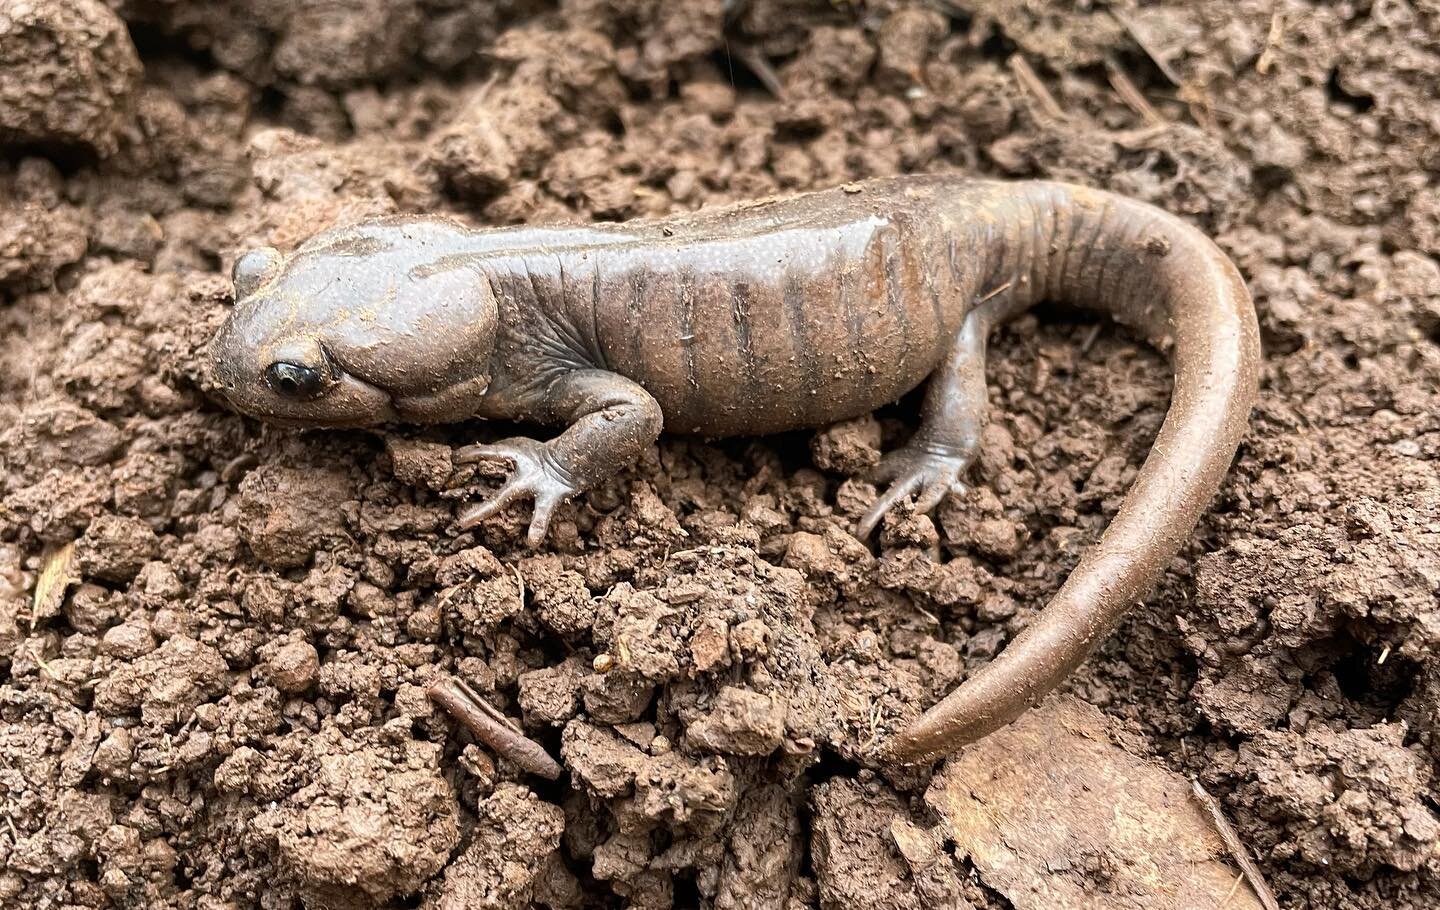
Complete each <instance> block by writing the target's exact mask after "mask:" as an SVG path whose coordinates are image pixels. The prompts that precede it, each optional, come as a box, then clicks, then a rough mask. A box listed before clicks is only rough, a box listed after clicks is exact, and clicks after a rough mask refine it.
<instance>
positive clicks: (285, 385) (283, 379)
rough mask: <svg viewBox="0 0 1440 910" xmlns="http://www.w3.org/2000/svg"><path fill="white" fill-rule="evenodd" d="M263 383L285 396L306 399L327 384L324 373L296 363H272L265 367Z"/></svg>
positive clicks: (319, 391) (323, 389) (317, 393)
mask: <svg viewBox="0 0 1440 910" xmlns="http://www.w3.org/2000/svg"><path fill="white" fill-rule="evenodd" d="M265 383H266V384H267V385H269V386H270V388H271V389H273V390H274V391H275V392H276V393H277V394H279V395H281V396H283V397H285V398H294V399H299V400H302V401H308V400H309V399H311V398H315V397H317V396H319V395H320V394H322V393H323V392H324V391H325V389H326V388H327V387H328V386H329V381H328V380H327V377H326V374H325V373H322V372H321V371H320V370H316V369H314V368H312V367H307V366H303V365H301V364H298V363H286V362H285V361H280V362H279V363H272V364H270V366H268V367H266V369H265Z"/></svg>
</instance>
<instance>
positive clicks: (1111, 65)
mask: <svg viewBox="0 0 1440 910" xmlns="http://www.w3.org/2000/svg"><path fill="white" fill-rule="evenodd" d="M1105 72H1106V74H1107V75H1108V76H1109V77H1110V86H1111V88H1113V89H1115V94H1117V95H1119V96H1120V100H1121V101H1124V102H1125V104H1126V105H1127V106H1128V107H1129V108H1130V109H1131V110H1132V111H1134V112H1135V113H1137V114H1139V115H1140V117H1141V119H1142V120H1144V121H1145V122H1146V123H1148V124H1150V125H1151V126H1162V125H1164V124H1165V122H1166V121H1165V118H1164V117H1163V116H1161V114H1160V112H1159V111H1157V110H1155V106H1154V105H1152V104H1151V103H1150V102H1149V101H1148V100H1147V99H1146V98H1145V95H1144V93H1142V92H1141V91H1140V89H1139V87H1138V86H1136V85H1135V83H1134V82H1133V81H1131V79H1130V76H1129V75H1128V74H1127V73H1126V72H1125V71H1124V70H1123V69H1121V68H1120V64H1119V63H1117V62H1116V61H1115V58H1114V57H1106V58H1105Z"/></svg>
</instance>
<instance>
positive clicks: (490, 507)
mask: <svg viewBox="0 0 1440 910" xmlns="http://www.w3.org/2000/svg"><path fill="white" fill-rule="evenodd" d="M455 461H456V463H458V464H474V463H475V462H477V461H504V462H509V463H510V465H511V466H512V467H513V470H511V472H510V476H509V477H507V478H506V479H505V483H504V485H503V486H501V487H500V489H499V490H498V491H497V492H496V493H495V495H493V496H491V497H490V498H489V499H487V500H485V501H484V502H477V503H475V504H474V505H470V506H466V507H465V509H464V510H462V511H461V513H460V528H461V530H464V531H468V530H470V529H471V528H473V527H475V526H476V525H478V524H480V522H482V521H484V520H485V519H487V518H489V517H490V516H492V515H495V514H497V513H499V512H500V510H501V509H504V508H505V507H506V506H508V505H509V504H510V503H512V502H514V501H515V500H517V499H532V500H534V502H535V511H534V513H533V514H532V515H531V518H530V531H529V533H528V534H526V536H525V539H526V540H527V541H528V542H529V544H530V546H532V547H537V546H539V545H540V543H541V542H542V541H544V540H545V535H546V533H548V532H549V530H550V518H551V516H553V515H554V514H555V509H556V507H558V506H559V505H560V504H561V503H563V502H564V501H565V500H567V499H569V498H570V497H572V496H574V495H575V494H576V493H579V492H580V489H581V488H580V486H579V485H578V484H576V483H575V482H574V481H573V480H571V478H570V476H569V474H568V473H567V472H566V471H565V470H564V469H563V468H561V467H560V465H559V464H557V463H556V461H555V458H554V456H553V455H552V454H551V452H550V450H549V448H548V447H547V446H546V444H545V443H543V442H537V441H536V440H534V439H526V438H524V437H521V436H517V437H515V438H512V439H502V440H500V441H499V442H495V443H491V444H489V445H472V446H465V447H464V448H462V449H460V450H459V451H457V452H456V453H455Z"/></svg>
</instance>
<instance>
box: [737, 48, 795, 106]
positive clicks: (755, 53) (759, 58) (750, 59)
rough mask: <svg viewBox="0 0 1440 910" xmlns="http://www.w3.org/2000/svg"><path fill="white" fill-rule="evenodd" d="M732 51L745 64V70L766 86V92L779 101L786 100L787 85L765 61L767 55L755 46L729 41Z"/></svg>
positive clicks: (767, 61) (768, 62)
mask: <svg viewBox="0 0 1440 910" xmlns="http://www.w3.org/2000/svg"><path fill="white" fill-rule="evenodd" d="M727 43H728V44H729V46H730V51H731V53H733V54H734V55H735V57H736V58H737V59H738V60H739V61H740V62H741V63H743V64H745V68H746V69H748V70H749V71H750V72H751V73H753V74H754V76H755V78H756V79H759V80H760V84H761V85H763V86H765V89H766V91H768V92H769V93H770V94H772V95H774V96H775V97H776V98H777V99H779V100H781V101H783V100H785V84H784V83H783V82H781V81H780V74H779V73H777V72H775V67H773V66H771V65H770V61H769V60H766V59H765V55H764V54H762V53H760V50H759V49H758V48H756V47H755V45H753V44H750V43H748V42H745V41H729V42H727Z"/></svg>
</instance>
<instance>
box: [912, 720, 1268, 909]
mask: <svg viewBox="0 0 1440 910" xmlns="http://www.w3.org/2000/svg"><path fill="white" fill-rule="evenodd" d="M925 801H926V802H927V803H928V804H929V805H930V806H931V808H932V809H934V810H935V812H936V813H937V814H938V815H939V816H940V817H941V818H942V819H943V820H944V823H943V824H942V828H945V829H948V834H949V836H950V837H952V838H953V839H954V841H955V843H956V845H957V846H958V848H959V849H960V850H961V851H963V852H965V853H967V854H969V856H970V858H971V861H972V862H974V864H975V867H976V869H977V870H978V871H979V873H980V877H981V879H983V880H984V882H985V884H987V885H989V886H990V887H992V888H995V889H996V890H998V891H999V892H1000V893H1001V894H1003V895H1005V897H1006V898H1008V899H1009V900H1010V902H1011V903H1012V904H1014V906H1015V908H1016V910H1068V908H1073V910H1216V908H1218V907H1224V908H1226V910H1262V908H1261V905H1260V903H1259V901H1258V900H1257V899H1256V898H1255V896H1254V894H1253V893H1252V892H1251V891H1250V889H1249V888H1248V887H1247V886H1246V885H1244V884H1241V885H1240V886H1239V887H1238V888H1237V887H1236V879H1237V877H1238V875H1239V873H1238V870H1236V869H1233V868H1232V867H1231V866H1230V865H1229V863H1228V862H1226V861H1225V859H1226V858H1228V856H1229V854H1228V852H1227V850H1226V847H1225V844H1224V842H1223V841H1222V840H1221V838H1220V836H1219V835H1218V834H1217V833H1216V831H1215V827H1214V825H1213V824H1212V822H1211V819H1210V817H1209V815H1208V814H1207V813H1206V812H1205V811H1204V810H1203V809H1202V808H1201V807H1200V806H1199V805H1198V804H1197V803H1196V802H1195V800H1194V799H1193V797H1192V796H1191V791H1190V782H1189V781H1188V780H1187V779H1186V778H1184V777H1182V776H1180V775H1178V774H1175V773H1173V772H1171V771H1169V770H1167V769H1165V768H1162V767H1159V766H1157V765H1154V764H1151V763H1150V762H1147V761H1145V760H1143V759H1140V758H1136V757H1135V756H1133V755H1131V754H1130V753H1128V752H1126V751H1125V750H1124V749H1122V748H1120V747H1119V746H1117V745H1114V744H1113V743H1112V742H1111V740H1110V738H1109V736H1108V735H1107V733H1106V726H1105V718H1104V715H1102V714H1101V713H1100V712H1099V711H1098V710H1096V709H1095V708H1093V707H1091V706H1090V705H1088V704H1085V703H1084V702H1081V701H1078V700H1076V699H1073V698H1054V699H1051V700H1050V701H1048V702H1046V703H1045V704H1044V705H1043V706H1041V707H1040V708H1037V709H1035V710H1034V711H1031V712H1030V713H1028V714H1026V715H1024V716H1023V717H1022V718H1021V719H1020V720H1019V721H1017V722H1016V723H1014V724H1012V725H1011V726H1009V727H1006V728H1005V729H1003V730H1000V731H998V732H996V733H993V734H991V735H990V736H988V737H986V738H985V739H983V740H981V741H980V742H978V743H976V744H975V745H973V746H970V747H969V748H967V749H965V750H964V751H963V752H961V753H960V754H958V755H956V756H954V757H952V758H951V759H950V760H949V761H948V762H946V763H945V766H944V768H943V769H942V770H941V772H940V774H938V775H937V776H936V777H935V779H934V781H933V782H932V783H931V785H930V789H929V790H928V791H927V792H926V794H925Z"/></svg>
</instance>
